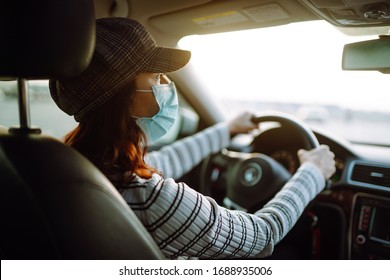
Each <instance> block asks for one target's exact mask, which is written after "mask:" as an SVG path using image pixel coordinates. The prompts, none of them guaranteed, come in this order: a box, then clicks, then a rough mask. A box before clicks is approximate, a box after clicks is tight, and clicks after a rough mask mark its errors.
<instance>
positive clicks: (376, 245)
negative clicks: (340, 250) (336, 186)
mask: <svg viewBox="0 0 390 280" xmlns="http://www.w3.org/2000/svg"><path fill="white" fill-rule="evenodd" d="M352 210H353V211H352V223H351V225H350V232H349V255H350V256H349V257H350V259H390V198H384V197H377V196H374V195H368V194H363V193H358V194H356V196H355V199H354V204H353V209H352Z"/></svg>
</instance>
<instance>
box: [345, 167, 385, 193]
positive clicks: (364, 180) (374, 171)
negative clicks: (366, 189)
mask: <svg viewBox="0 0 390 280" xmlns="http://www.w3.org/2000/svg"><path fill="white" fill-rule="evenodd" d="M350 181H351V182H352V183H355V184H356V183H358V184H359V185H367V186H378V187H386V188H390V167H386V166H380V165H373V164H372V165H371V164H367V163H362V162H355V163H354V164H353V166H352V171H351V173H350Z"/></svg>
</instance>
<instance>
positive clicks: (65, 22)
mask: <svg viewBox="0 0 390 280" xmlns="http://www.w3.org/2000/svg"><path fill="white" fill-rule="evenodd" d="M0 36H1V38H2V39H1V40H2V44H1V45H0V77H1V78H2V79H17V81H18V90H19V110H20V112H19V115H20V127H18V128H11V129H9V132H8V133H1V134H0V197H1V198H0V199H1V203H0V204H1V214H0V215H1V222H0V223H1V230H0V232H1V244H0V254H1V258H2V259H45V260H46V259H162V258H163V255H162V253H161V252H160V250H159V248H158V246H157V245H156V243H155V242H154V240H153V239H152V238H151V236H150V235H149V233H148V232H147V230H146V229H145V228H144V227H143V225H142V224H141V223H140V222H139V220H138V219H137V217H136V216H135V214H134V213H133V212H132V210H131V209H130V207H128V205H127V204H126V202H125V201H124V200H123V199H122V197H121V196H120V194H119V193H118V192H117V191H116V189H115V188H114V187H113V185H112V184H111V183H110V182H109V181H108V180H107V179H106V177H105V176H104V175H103V174H102V173H101V172H100V171H99V170H98V169H97V168H96V167H94V166H93V164H91V163H90V162H89V161H88V160H87V159H85V158H84V157H83V156H82V155H80V154H79V153H78V152H77V151H75V150H73V149H72V148H70V147H67V146H66V145H64V144H62V143H61V142H59V141H58V140H56V139H54V138H51V137H48V136H43V135H42V134H41V133H40V130H39V129H38V128H31V126H30V124H29V115H28V92H27V88H26V80H28V79H48V78H64V77H71V76H72V75H77V74H79V73H80V72H81V71H83V70H84V69H85V68H86V67H87V66H88V64H89V62H90V59H91V57H92V55H93V48H94V42H95V16H94V7H93V2H92V0H44V1H31V0H21V1H2V2H1V4H0ZM59 125H60V124H59Z"/></svg>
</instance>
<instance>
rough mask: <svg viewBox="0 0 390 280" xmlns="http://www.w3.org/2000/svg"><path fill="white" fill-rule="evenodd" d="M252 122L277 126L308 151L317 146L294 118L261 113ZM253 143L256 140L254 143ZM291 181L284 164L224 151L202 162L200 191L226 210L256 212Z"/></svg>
mask: <svg viewBox="0 0 390 280" xmlns="http://www.w3.org/2000/svg"><path fill="white" fill-rule="evenodd" d="M252 122H254V123H256V124H260V123H264V122H276V123H279V125H280V127H281V129H286V130H287V132H288V135H294V134H295V135H296V136H298V137H300V138H301V139H302V140H303V147H302V148H304V149H306V150H311V149H313V148H316V147H318V146H319V142H318V140H317V138H316V137H315V135H314V133H313V132H312V131H311V130H310V129H309V128H308V127H307V126H306V125H305V124H304V123H303V122H301V121H300V120H298V119H296V118H294V117H293V116H290V115H287V114H283V113H264V114H262V115H258V116H256V117H254V118H253V119H252ZM255 141H256V139H254V140H253V142H255ZM275 141H277V139H275ZM253 142H252V143H253ZM290 178H291V174H290V173H289V172H288V171H287V170H286V168H285V167H284V166H283V165H281V164H280V163H279V162H277V161H276V160H274V159H273V158H271V157H269V156H267V155H265V154H261V153H256V152H255V153H245V152H236V151H229V150H227V149H224V150H222V151H221V152H219V153H217V154H214V155H211V156H210V157H208V158H207V159H206V160H205V161H204V162H203V164H202V166H201V178H200V192H202V193H203V194H205V195H208V196H212V197H214V198H215V199H216V200H217V201H218V200H220V201H221V202H222V204H223V205H224V206H225V207H227V208H229V209H237V210H244V211H248V212H255V211H256V210H258V209H260V208H261V207H262V206H263V205H264V204H265V203H267V202H268V201H269V200H270V199H271V198H272V197H273V196H274V195H275V194H276V193H277V192H278V191H279V190H280V189H281V188H282V187H283V185H284V184H285V183H286V182H287V181H288V180H289V179H290Z"/></svg>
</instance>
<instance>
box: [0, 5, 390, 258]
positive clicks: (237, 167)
mask: <svg viewBox="0 0 390 280" xmlns="http://www.w3.org/2000/svg"><path fill="white" fill-rule="evenodd" d="M0 14H1V16H0V22H1V24H0V26H1V27H0V33H1V35H2V38H3V39H2V40H3V42H6V43H3V44H1V45H0V181H1V183H0V190H1V200H2V202H1V210H2V211H1V224H2V230H1V246H0V253H1V256H2V259H164V256H163V254H162V253H161V252H160V250H159V248H158V246H157V245H156V243H155V242H154V240H153V238H152V237H151V236H150V234H149V233H148V231H147V230H146V229H145V228H144V227H143V225H142V224H141V223H140V221H139V220H138V219H137V217H136V216H135V214H134V213H133V212H132V210H131V209H130V208H129V207H128V205H127V204H126V202H125V201H124V200H123V198H122V197H121V195H120V194H119V193H118V192H117V190H116V189H115V188H114V187H113V185H112V184H111V183H110V182H109V180H108V179H107V178H106V177H105V176H104V175H103V174H102V173H101V172H100V171H99V170H98V169H97V168H96V167H95V166H93V164H92V163H90V162H89V161H88V160H87V159H85V158H84V157H83V156H82V155H80V154H79V153H78V152H76V151H75V150H73V149H72V148H69V147H67V146H66V145H64V144H63V143H62V142H61V137H62V136H63V135H64V134H65V133H66V131H69V130H70V128H69V127H72V126H74V124H75V123H74V120H73V119H72V118H71V117H69V116H65V115H60V114H61V113H62V112H59V109H58V108H55V109H50V111H49V110H47V111H45V110H43V109H39V111H38V109H35V107H34V106H37V105H39V104H43V103H44V102H46V100H47V99H48V96H49V94H48V89H47V87H44V88H41V87H40V85H41V83H40V81H45V83H47V80H48V79H50V78H68V77H69V78H70V77H72V76H75V75H78V74H79V73H81V72H82V71H83V70H85V69H86V67H88V64H89V62H90V60H91V58H92V54H93V50H94V45H95V41H94V39H95V19H96V18H103V17H127V18H131V19H135V20H137V21H139V22H140V23H141V24H142V25H144V26H145V27H146V28H147V29H148V30H149V31H150V32H151V34H152V35H153V37H154V38H155V39H156V41H157V43H158V45H161V46H169V47H181V45H182V43H183V40H184V39H185V38H190V37H191V38H194V41H195V42H196V41H199V40H202V39H201V36H205V37H207V36H210V35H219V34H222V35H223V34H227V33H230V32H232V33H236V34H237V32H241V31H245V32H246V31H251V30H266V31H271V32H272V31H273V30H275V29H272V28H277V27H283V26H290V25H294V24H300V23H312V22H324V23H325V24H326V25H329V26H331V27H332V28H333V29H337V32H339V33H345V34H347V35H348V36H351V37H358V36H362V35H364V36H366V35H370V36H372V37H371V38H370V39H364V40H360V41H359V39H356V40H355V41H354V42H353V43H348V44H344V47H343V48H342V49H339V55H340V56H339V58H338V63H339V67H340V69H341V70H343V71H345V72H348V73H349V74H350V75H351V76H352V75H355V76H353V77H352V78H351V79H353V80H354V83H356V84H358V86H359V83H361V84H363V83H364V80H363V79H364V78H365V77H366V76H358V75H359V73H369V74H367V76H370V75H371V74H372V73H374V72H375V75H378V76H379V75H380V77H381V79H383V80H385V79H387V80H386V81H388V80H389V76H388V74H390V1H381V0H332V1H327V0H294V1H286V0H274V1H267V0H188V1H178V0H166V1H158V0H143V1H137V0H94V1H92V0H50V1H24V0H23V1H18V2H17V3H13V2H4V1H3V3H2V4H1V9H0ZM286 36H287V34H286ZM310 36H311V34H310V33H309V34H306V37H310ZM252 37H253V36H252ZM279 37H280V36H279ZM183 38H184V39H183ZM202 38H203V37H202ZM258 39H259V40H260V41H262V40H263V41H267V38H258ZM297 40H298V39H297ZM268 41H271V42H272V40H268ZM278 42H279V41H278ZM280 42H284V44H280V43H279V44H278V48H279V47H280V48H282V49H283V52H284V53H286V55H288V56H290V57H294V56H295V57H296V58H298V59H300V60H313V57H310V56H307V57H302V56H299V55H297V54H296V53H294V50H293V49H292V47H291V49H289V47H290V45H292V42H291V41H289V40H287V39H285V40H284V41H280ZM232 43H233V42H232ZM244 44H245V42H243V43H242V48H243V49H242V50H241V49H239V48H240V46H241V45H238V47H236V49H235V52H234V53H231V57H226V59H225V60H224V61H223V62H218V63H220V64H221V65H222V67H225V68H227V67H228V66H230V64H231V63H232V60H234V59H237V60H249V62H251V61H250V60H251V59H246V57H244V53H245V49H244ZM261 44H262V43H261ZM264 44H265V42H264ZM207 48H210V50H209V51H210V52H211V48H212V46H211V45H207V44H206V47H205V49H206V51H207ZM278 48H277V47H275V48H274V49H273V50H274V51H275V52H276V53H277V55H280V57H282V56H281V54H279V53H278V50H277V49H278ZM191 51H192V50H191ZM216 51H217V52H218V51H221V52H222V50H219V49H216ZM261 51H262V50H261V48H259V49H258V52H259V55H260V52H261ZM266 55H267V56H270V54H269V53H267V54H266ZM326 55H327V54H326V53H320V55H318V56H325V57H326ZM195 56H197V54H196V53H195V51H194V52H193V57H194V60H195V59H196V57H195ZM277 59H278V56H276V60H277ZM279 59H281V60H282V59H283V58H279ZM315 59H316V57H315V58H314V60H315ZM255 62H256V59H255V58H254V57H253V61H252V64H255ZM213 63H217V62H214V61H213V60H212V58H207V61H206V64H205V67H206V68H207V67H209V68H210V69H211V71H210V72H207V75H205V76H210V75H212V74H213V73H212V72H213V68H212V65H213ZM274 63H275V62H274ZM286 63H287V62H286ZM196 66H197V65H196V64H195V62H194V63H192V62H191V63H190V64H189V65H187V66H186V67H185V68H183V69H181V70H180V71H178V72H175V73H171V74H170V75H169V78H170V79H171V80H172V81H174V82H175V84H176V87H177V89H178V92H179V98H180V111H179V112H180V116H179V120H178V122H177V123H176V124H175V126H174V128H173V131H170V132H169V133H168V135H166V137H164V138H163V139H162V140H161V141H160V142H157V143H153V144H151V145H150V146H149V147H148V149H149V150H156V149H159V148H161V147H162V146H164V145H167V144H169V143H171V142H173V141H175V140H177V139H180V138H183V137H186V136H188V135H192V134H194V133H196V132H197V131H200V130H202V129H204V128H206V127H208V126H211V125H213V124H216V123H218V122H221V121H226V120H227V119H228V115H227V114H226V111H229V110H226V109H224V108H223V107H222V106H221V102H219V101H218V99H217V98H215V96H214V95H213V94H212V93H211V92H212V89H210V88H209V87H207V85H208V84H207V83H205V82H203V78H201V77H200V73H199V72H197V71H196V69H195V68H196ZM256 66H257V68H261V67H262V66H261V65H256ZM295 67H296V65H295ZM257 68H254V69H257ZM245 70H246V69H245V68H240V69H238V68H236V69H233V71H237V72H243V73H244V74H245ZM266 70H267V69H266ZM271 70H272V69H271ZM271 70H270V69H268V71H269V72H270V74H269V75H271V74H275V75H276V74H277V77H278V78H279V77H283V75H290V72H288V71H283V70H284V69H280V68H278V69H277V71H279V72H280V73H277V72H273V71H271ZM205 71H206V70H203V72H204V74H206V72H205ZM275 71H276V70H275ZM200 72H202V71H200ZM214 72H215V71H214ZM259 73H260V74H258V75H259V79H268V78H267V77H263V76H262V73H265V72H261V71H260V70H259ZM234 75H235V74H234V73H232V77H226V76H225V82H226V80H229V79H233V78H234ZM324 75H325V76H326V75H327V74H324ZM329 76H330V75H329ZM356 77H357V78H356ZM362 77H363V78H362ZM280 79H283V78H280ZM308 79H310V77H308ZM359 79H360V80H359ZM367 79H368V78H367ZM367 81H368V80H367ZM34 83H35V84H34ZM278 83H283V80H280V81H279V82H277V83H276V84H275V85H274V88H275V93H274V94H275V95H277V94H278V93H279V92H278V90H277V86H278V85H277V84H278ZM325 83H326V84H329V83H332V81H331V80H329V81H328V82H325ZM11 84H12V87H13V88H12V90H10V89H8V86H9V85H11ZM253 84H255V85H258V84H261V82H255V83H253ZM285 84H286V87H288V86H289V84H288V83H285ZM301 86H302V85H301ZM320 87H321V85H319V86H318V88H315V89H312V91H313V93H312V94H313V95H315V94H316V91H318V95H321V94H323V93H322V92H321V91H320V90H319V88H320ZM361 87H363V86H361ZM334 88H335V91H336V89H337V85H334ZM367 88H368V89H371V87H370V85H369V86H368V87H367ZM388 90H389V87H388V86H387V87H383V88H380V91H381V92H383V93H384V95H381V96H385V95H386V96H387V95H388ZM291 91H293V89H291ZM375 91H376V90H375V89H374V87H372V93H371V92H364V95H365V96H366V97H367V98H370V96H371V98H372V99H375V96H374V93H375ZM348 94H350V95H349V96H347V97H348V100H353V99H357V98H358V96H359V94H358V93H355V92H353V91H351V92H346V93H345V95H348ZM325 95H326V94H325ZM9 100H12V105H9V106H8V104H11V101H9ZM288 102H289V101H285V103H283V104H284V106H285V107H286V106H287V105H286V104H287V103H288ZM334 102H336V100H334ZM348 102H349V101H347V103H348ZM379 103H380V104H382V105H383V108H384V109H383V110H382V109H381V110H382V111H380V112H379V107H378V108H376V109H378V112H379V113H378V112H376V109H375V108H374V109H370V111H364V112H363V113H360V115H359V117H361V118H362V119H361V120H362V121H359V123H358V124H357V126H358V127H359V128H360V127H361V129H362V132H361V134H362V137H363V138H362V139H365V138H364V137H367V135H368V136H372V137H373V139H376V140H378V139H380V141H379V142H375V141H374V140H373V141H371V140H370V141H368V142H365V141H363V140H360V139H357V138H356V139H357V140H356V139H355V140H351V139H350V137H349V135H347V136H345V135H342V134H341V132H340V134H339V135H338V134H337V133H334V132H330V131H328V130H327V126H324V127H325V128H321V125H323V124H324V123H325V124H326V122H328V121H329V120H330V119H331V118H335V115H337V114H339V111H337V110H336V109H337V108H336V107H335V106H333V107H332V106H330V107H329V106H328V107H325V106H316V107H314V106H302V107H301V110H296V111H297V112H298V113H297V114H296V115H293V114H291V112H292V111H291V110H290V111H287V113H286V112H281V111H280V110H279V108H280V107H277V106H276V105H275V104H274V103H272V104H271V103H263V104H262V105H261V106H260V105H259V106H258V107H255V105H254V103H253V102H252V101H245V100H243V101H242V102H241V103H240V104H238V102H237V101H233V102H231V104H230V106H231V107H230V108H232V109H231V110H232V111H234V110H238V107H239V105H240V106H241V104H243V105H242V106H241V107H240V109H243V110H249V111H252V110H253V109H254V110H255V111H256V112H255V113H256V117H255V118H254V119H253V122H255V123H258V124H259V125H260V128H261V129H260V130H259V131H257V133H255V134H251V135H246V136H243V135H237V136H235V137H234V138H233V139H232V142H231V145H230V146H229V147H227V148H226V149H224V150H222V151H221V152H220V153H217V154H213V155H210V156H209V157H208V158H207V159H206V160H205V161H203V162H202V163H201V164H200V165H199V166H197V167H196V168H194V169H193V170H192V171H190V172H189V173H188V174H186V175H185V176H183V177H182V178H180V180H182V181H184V182H186V183H187V184H188V185H189V186H191V187H193V188H194V189H196V190H197V191H199V192H201V193H203V194H205V195H208V196H211V197H213V198H214V199H215V200H216V201H217V202H218V203H219V204H220V205H224V206H225V207H227V208H231V209H236V210H243V211H248V212H254V211H256V209H259V208H260V207H261V206H262V205H264V204H265V203H267V201H269V200H270V199H271V198H272V197H273V196H274V195H275V193H276V192H277V191H278V190H280V188H281V187H282V186H283V185H284V183H285V182H286V181H287V180H288V179H289V178H290V177H291V175H292V174H293V173H294V172H295V171H296V169H297V168H298V165H299V162H298V158H297V156H296V152H297V150H298V149H301V148H304V149H312V148H315V147H318V146H319V145H320V144H325V145H328V146H329V147H330V149H331V150H332V151H333V152H334V154H335V159H336V173H335V174H334V175H333V177H332V178H331V179H330V180H329V181H328V182H327V185H326V188H325V189H324V190H323V191H322V192H321V193H320V194H319V195H318V196H317V197H316V198H315V199H314V200H313V201H312V202H311V203H310V205H309V206H308V207H307V208H306V210H305V212H304V214H303V215H302V216H301V218H300V219H299V220H298V222H297V224H296V225H295V226H294V228H293V229H292V230H291V231H290V232H289V233H288V234H287V236H286V237H285V238H284V239H283V240H282V241H281V242H280V243H279V244H278V245H277V246H276V247H275V250H274V252H273V254H272V255H271V256H270V257H267V258H268V259H295V260H306V259H320V260H351V259H390V222H389V221H390V141H389V140H390V136H389V133H388V131H389V130H388V125H390V107H389V106H388V105H386V101H385V100H379ZM379 103H378V104H379ZM270 104H271V105H272V106H273V107H272V106H271V105H270ZM288 105H289V106H290V107H291V108H292V107H294V106H295V107H296V105H295V103H294V102H292V101H291V102H290V103H289V104H288ZM42 106H43V105H42ZM44 106H45V107H42V108H46V105H44ZM278 106H279V105H278ZM290 107H289V108H290ZM295 107H294V108H295ZM53 108H54V107H53ZM269 108H271V109H272V110H268V109H269ZM32 109H33V110H32ZM263 109H264V110H263ZM303 109H304V110H303ZM53 110H55V112H54V111H53ZM52 111H53V114H51V112H52ZM374 112H376V113H377V115H375V116H379V117H373V116H374V115H373V114H374ZM343 114H344V113H343ZM300 116H304V117H302V118H300ZM354 116H356V113H355V112H354V111H348V112H346V113H345V115H343V118H345V119H348V120H349V121H350V119H351V118H353V117H354ZM34 117H36V118H34ZM336 117H337V116H336ZM39 118H42V119H43V120H45V121H47V122H48V123H49V122H50V126H51V127H50V128H46V127H45V126H44V125H40V124H38V125H37V120H38V119H39ZM359 120H360V119H359ZM369 121H370V122H369ZM366 122H367V123H369V124H368V126H374V125H376V124H377V123H380V124H381V125H382V126H380V129H379V130H378V131H376V132H375V133H374V132H371V130H370V129H369V128H367V130H365V128H363V125H365V124H366ZM15 123H18V124H15ZM349 124H350V126H352V124H351V121H350V122H349ZM57 129H60V132H58V133H57V132H56V130H57ZM341 130H343V129H341ZM345 133H348V132H345ZM359 133H360V132H359ZM354 136H356V135H351V137H352V138H353V137H354ZM386 141H387V142H386Z"/></svg>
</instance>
